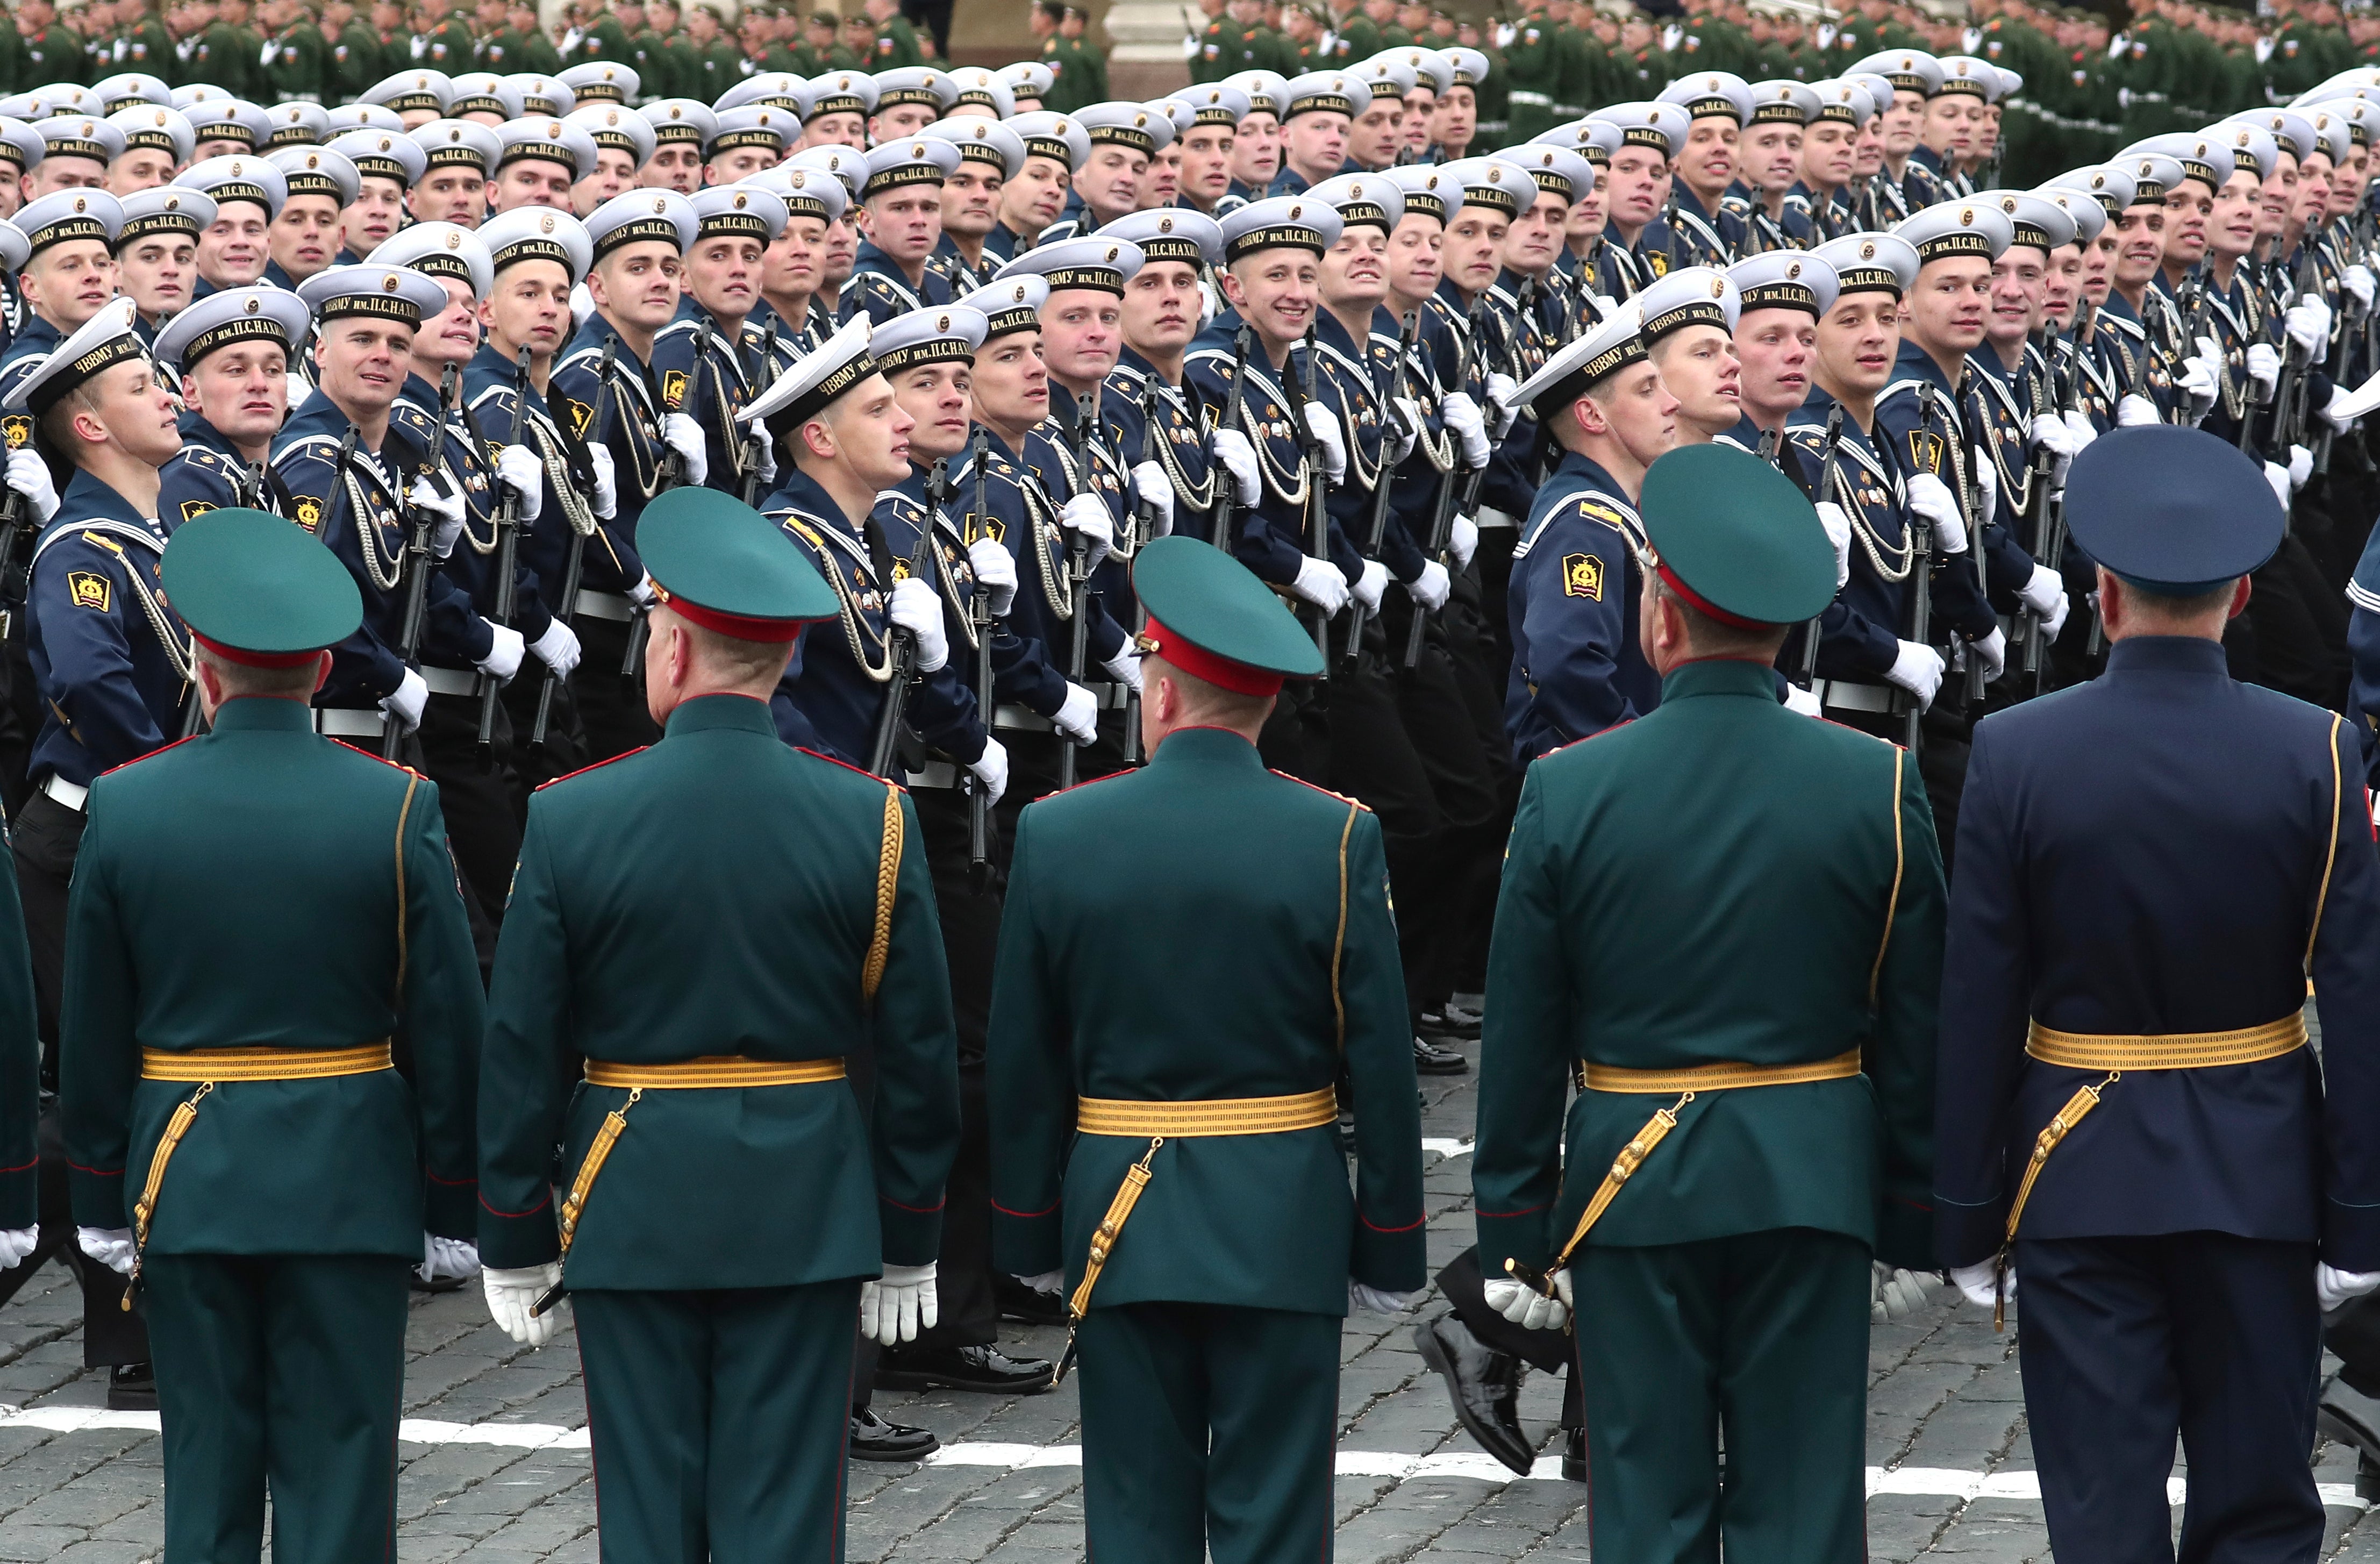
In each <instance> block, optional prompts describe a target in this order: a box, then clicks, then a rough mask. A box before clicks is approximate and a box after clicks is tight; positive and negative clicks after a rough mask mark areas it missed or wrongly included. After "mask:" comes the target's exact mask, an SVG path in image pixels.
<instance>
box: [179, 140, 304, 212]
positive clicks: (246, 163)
mask: <svg viewBox="0 0 2380 1564" xmlns="http://www.w3.org/2000/svg"><path fill="white" fill-rule="evenodd" d="M174 183H175V184H176V185H187V186H188V187H189V188H191V189H194V190H204V191H205V192H206V193H207V194H209V195H211V196H212V197H214V198H215V204H216V205H217V206H221V205H223V204H224V203H225V202H226V201H253V202H254V203H255V204H257V205H258V206H261V207H262V208H264V213H265V216H266V217H267V218H273V217H278V216H279V215H280V214H281V206H282V203H283V202H285V201H286V200H288V199H289V181H288V180H287V179H286V178H285V177H284V176H283V175H282V173H281V170H279V169H277V168H275V167H273V164H271V163H270V162H268V161H267V160H265V159H263V158H261V157H257V156H255V155H253V154H249V153H242V154H239V155H237V156H233V157H211V158H208V159H206V160H205V161H203V162H200V163H195V164H191V165H190V166H189V167H188V168H186V169H184V170H182V172H181V174H180V176H178V177H176V179H175V181H174Z"/></svg>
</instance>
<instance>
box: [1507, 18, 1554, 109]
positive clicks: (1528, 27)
mask: <svg viewBox="0 0 2380 1564" xmlns="http://www.w3.org/2000/svg"><path fill="white" fill-rule="evenodd" d="M1561 72H1562V51H1561V46H1560V42H1559V41H1558V39H1557V36H1556V29H1555V27H1554V25H1553V22H1552V20H1551V18H1548V16H1547V15H1546V0H1530V4H1529V7H1528V9H1527V10H1525V11H1524V12H1522V13H1521V19H1520V20H1519V21H1518V22H1516V23H1514V24H1513V32H1512V42H1510V43H1508V44H1506V45H1505V46H1504V71H1503V76H1504V79H1505V82H1506V85H1507V88H1508V91H1507V97H1506V101H1507V102H1508V103H1511V104H1512V123H1511V128H1510V131H1509V132H1508V135H1509V138H1510V139H1511V140H1512V141H1514V142H1523V141H1534V140H1536V139H1537V137H1538V136H1539V135H1541V134H1543V133H1544V132H1546V131H1548V130H1551V129H1552V128H1553V127H1555V126H1556V125H1558V124H1560V121H1561V116H1560V114H1558V113H1557V112H1556V111H1555V108H1554V93H1555V91H1556V89H1557V88H1559V87H1560V85H1561Z"/></svg>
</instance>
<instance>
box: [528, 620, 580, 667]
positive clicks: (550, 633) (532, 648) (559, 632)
mask: <svg viewBox="0 0 2380 1564" xmlns="http://www.w3.org/2000/svg"><path fill="white" fill-rule="evenodd" d="M529 655H530V656H532V657H534V658H536V659H537V660H538V661H540V662H542V663H544V664H545V665H546V666H547V667H548V668H551V669H553V671H554V672H555V673H559V674H561V675H562V676H563V677H565V678H568V677H569V676H570V671H571V670H572V669H573V668H576V667H577V666H578V656H579V646H578V632H577V631H576V630H573V629H572V628H571V627H570V625H569V623H568V622H567V621H565V620H562V619H556V620H554V621H553V623H552V624H548V625H547V626H546V627H545V634H544V635H542V636H540V637H538V638H537V639H536V640H534V641H532V642H530V643H529Z"/></svg>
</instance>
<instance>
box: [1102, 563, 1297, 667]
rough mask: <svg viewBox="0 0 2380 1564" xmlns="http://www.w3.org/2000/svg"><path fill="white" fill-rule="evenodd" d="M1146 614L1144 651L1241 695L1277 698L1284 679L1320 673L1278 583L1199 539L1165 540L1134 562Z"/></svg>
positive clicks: (1137, 590)
mask: <svg viewBox="0 0 2380 1564" xmlns="http://www.w3.org/2000/svg"><path fill="white" fill-rule="evenodd" d="M1132 588H1133V590H1134V592H1135V593H1136V594H1138V596H1139V598H1140V605H1141V607H1143V608H1144V609H1147V611H1148V628H1147V630H1145V631H1143V632H1142V633H1141V638H1142V642H1143V649H1145V650H1148V651H1153V652H1155V653H1156V654H1157V655H1158V656H1160V657H1161V658H1163V659H1165V661H1168V662H1171V663H1172V664H1173V665H1174V666H1175V667H1176V668H1179V669H1181V670H1182V672H1184V673H1187V674H1190V675H1191V676H1192V677H1194V678H1199V679H1204V680H1206V681H1207V682H1208V684H1212V685H1221V686H1222V687H1223V688H1225V689H1227V690H1235V691H1237V692H1238V693H1240V694H1242V695H1258V696H1263V695H1277V694H1279V693H1280V691H1281V681H1282V680H1283V679H1311V678H1314V677H1316V676H1318V674H1320V673H1321V672H1322V653H1321V652H1320V651H1318V650H1317V649H1315V645H1314V637H1313V636H1311V635H1310V634H1308V633H1307V631H1306V629H1305V626H1304V625H1302V624H1298V622H1297V616H1296V615H1295V614H1293V613H1292V612H1290V611H1289V608H1288V606H1287V605H1286V604H1284V603H1283V602H1282V601H1281V598H1280V596H1279V594H1277V593H1275V592H1274V591H1273V590H1272V588H1269V587H1267V586H1266V585H1265V584H1264V583H1263V582H1261V581H1259V580H1257V577H1256V575H1255V573H1254V572H1252V571H1250V570H1249V569H1248V567H1247V566H1246V565H1244V564H1241V563H1240V562H1239V561H1237V560H1235V559H1233V557H1232V556H1231V555H1229V554H1227V553H1225V552H1222V551H1221V550H1220V549H1217V548H1215V547H1213V546H1211V545H1210V544H1208V543H1204V542H1201V541H1199V540H1197V539H1196V538H1160V539H1158V540H1155V541H1154V542H1150V543H1147V544H1144V545H1143V546H1142V547H1141V550H1140V552H1139V553H1138V554H1137V555H1136V556H1135V558H1134V560H1133V563H1132Z"/></svg>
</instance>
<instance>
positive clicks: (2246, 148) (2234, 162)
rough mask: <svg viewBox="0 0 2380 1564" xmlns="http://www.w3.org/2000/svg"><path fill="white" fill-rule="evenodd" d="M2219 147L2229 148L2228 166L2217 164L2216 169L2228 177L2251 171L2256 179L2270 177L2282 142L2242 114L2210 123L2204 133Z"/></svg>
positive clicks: (2279, 157) (2278, 159)
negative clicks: (2214, 123)
mask: <svg viewBox="0 0 2380 1564" xmlns="http://www.w3.org/2000/svg"><path fill="white" fill-rule="evenodd" d="M2204 135H2205V137H2206V139H2208V140H2210V141H2213V142H2215V143H2216V146H2218V147H2228V148H2229V149H2230V150H2231V162H2230V164H2229V165H2228V166H2225V165H2223V164H2217V165H2216V173H2218V174H2220V175H2222V176H2224V177H2225V178H2226V179H2228V178H2229V177H2230V176H2232V175H2233V174H2235V173H2236V174H2253V175H2254V176H2256V177H2257V179H2258V180H2259V181H2262V180H2265V179H2270V178H2271V177H2272V176H2273V170H2274V168H2275V167H2276V166H2277V164H2279V163H2280V161H2281V144H2280V141H2279V140H2278V139H2277V138H2276V137H2275V136H2274V135H2273V133H2272V132H2271V131H2269V130H2267V129H2265V127H2263V126H2262V125H2259V124H2257V123H2256V122H2255V121H2253V120H2251V119H2248V118H2245V117H2234V118H2231V119H2228V120H2225V121H2224V122H2223V123H2222V124H2220V125H2211V126H2209V127H2206V129H2205V131H2204Z"/></svg>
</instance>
